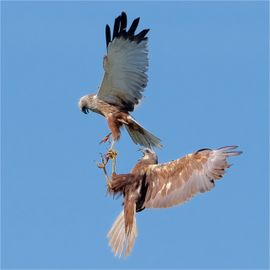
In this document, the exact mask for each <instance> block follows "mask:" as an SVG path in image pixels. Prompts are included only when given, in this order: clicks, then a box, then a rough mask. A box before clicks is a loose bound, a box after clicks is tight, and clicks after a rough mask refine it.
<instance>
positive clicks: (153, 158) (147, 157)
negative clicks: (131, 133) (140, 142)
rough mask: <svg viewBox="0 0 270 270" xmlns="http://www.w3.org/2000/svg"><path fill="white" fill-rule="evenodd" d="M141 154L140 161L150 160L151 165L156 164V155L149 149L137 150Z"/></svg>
mask: <svg viewBox="0 0 270 270" xmlns="http://www.w3.org/2000/svg"><path fill="white" fill-rule="evenodd" d="M139 150H140V151H141V152H142V153H143V157H142V160H151V161H153V163H158V157H157V154H156V153H155V152H154V150H152V149H150V148H141V149H139Z"/></svg>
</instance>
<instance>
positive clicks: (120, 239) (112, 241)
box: [107, 208, 137, 257]
mask: <svg viewBox="0 0 270 270" xmlns="http://www.w3.org/2000/svg"><path fill="white" fill-rule="evenodd" d="M130 225H131V227H130V228H128V230H127V232H126V230H125V214H124V210H123V211H122V212H121V213H120V214H119V216H118V217H117V219H116V220H115V222H114V224H113V226H112V228H111V229H110V231H109V232H108V235H107V237H108V238H109V245H110V247H111V249H112V251H113V253H114V255H115V256H118V257H121V256H122V255H123V254H124V256H129V254H130V252H131V250H132V248H133V246H134V243H135V239H136V236H137V228H136V209H135V208H134V211H133V217H132V224H130Z"/></svg>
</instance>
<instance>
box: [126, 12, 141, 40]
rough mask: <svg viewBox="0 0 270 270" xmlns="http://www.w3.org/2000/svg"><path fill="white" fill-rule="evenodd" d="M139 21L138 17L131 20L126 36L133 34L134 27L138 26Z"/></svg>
mask: <svg viewBox="0 0 270 270" xmlns="http://www.w3.org/2000/svg"><path fill="white" fill-rule="evenodd" d="M139 21H140V17H138V18H136V19H135V20H134V21H133V22H132V24H131V26H130V28H129V30H128V32H127V34H128V36H134V33H135V31H136V29H137V26H138V24H139Z"/></svg>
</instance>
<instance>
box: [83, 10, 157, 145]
mask: <svg viewBox="0 0 270 270" xmlns="http://www.w3.org/2000/svg"><path fill="white" fill-rule="evenodd" d="M139 20H140V18H137V19H135V20H134V21H133V22H132V24H131V26H130V28H129V29H128V30H127V15H126V13H125V12H122V13H121V15H120V16H118V17H117V18H116V19H115V22H114V28H113V34H112V38H111V30H110V27H109V25H106V28H105V35H106V45H107V55H106V56H104V59H103V68H104V70H105V74H104V77H103V80H102V83H101V86H100V88H99V90H98V92H97V94H89V95H86V96H83V97H81V99H80V101H79V107H80V110H81V111H82V112H84V113H86V114H87V113H88V112H89V111H93V112H95V113H98V114H101V115H102V116H104V117H105V118H106V119H107V122H108V126H109V129H110V133H109V134H108V135H107V136H106V137H105V138H104V139H103V140H102V141H101V142H106V141H107V140H109V138H110V135H112V139H113V140H112V144H111V149H113V146H114V142H115V141H117V140H118V139H119V138H120V128H121V127H123V126H124V127H125V128H126V130H127V131H128V133H129V135H130V137H131V139H132V140H133V142H134V143H135V144H139V145H142V146H144V147H148V148H153V147H161V144H160V139H159V138H157V137H156V136H155V135H153V134H152V133H150V132H149V131H148V130H146V129H144V128H143V127H142V126H141V125H140V124H139V123H138V122H137V121H136V120H135V119H134V118H133V117H132V116H131V115H130V114H129V112H132V111H133V110H134V107H135V106H136V105H138V104H139V102H140V101H141V99H142V93H143V91H144V88H145V87H146V85H147V81H148V77H147V74H146V72H147V69H148V48H147V39H148V38H147V37H146V34H147V33H148V31H149V29H144V30H142V31H141V32H139V33H138V34H135V31H136V29H137V26H138V24H139Z"/></svg>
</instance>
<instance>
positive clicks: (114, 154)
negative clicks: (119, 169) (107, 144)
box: [105, 149, 117, 160]
mask: <svg viewBox="0 0 270 270" xmlns="http://www.w3.org/2000/svg"><path fill="white" fill-rule="evenodd" d="M105 157H106V158H108V159H112V160H115V159H116V157H117V152H116V151H115V150H113V149H110V150H109V151H108V152H107V153H106V155H105Z"/></svg>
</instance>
